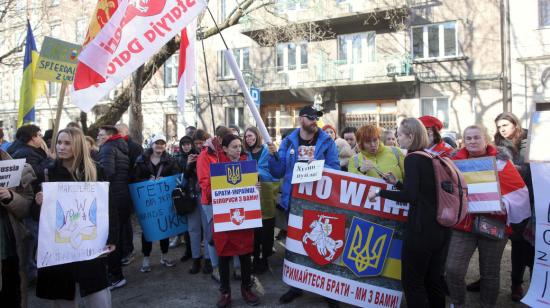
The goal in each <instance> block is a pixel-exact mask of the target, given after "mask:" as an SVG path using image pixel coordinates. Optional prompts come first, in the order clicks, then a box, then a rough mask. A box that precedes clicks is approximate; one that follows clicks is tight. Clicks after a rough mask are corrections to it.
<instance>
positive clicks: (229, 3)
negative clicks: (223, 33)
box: [218, 0, 237, 22]
mask: <svg viewBox="0 0 550 308" xmlns="http://www.w3.org/2000/svg"><path fill="white" fill-rule="evenodd" d="M236 3H237V1H235V0H220V14H219V15H218V18H219V21H220V22H222V21H224V20H226V19H227V17H229V14H231V12H233V10H235V7H236Z"/></svg>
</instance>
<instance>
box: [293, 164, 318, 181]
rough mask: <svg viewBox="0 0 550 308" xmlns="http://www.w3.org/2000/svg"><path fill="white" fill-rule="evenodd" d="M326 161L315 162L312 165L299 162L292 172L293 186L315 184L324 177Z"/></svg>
mask: <svg viewBox="0 0 550 308" xmlns="http://www.w3.org/2000/svg"><path fill="white" fill-rule="evenodd" d="M324 166H325V161H324V160H314V161H312V162H310V163H306V162H297V163H295V164H294V170H293V171H292V184H298V183H308V182H315V181H319V180H320V179H321V176H322V175H323V168H324Z"/></svg>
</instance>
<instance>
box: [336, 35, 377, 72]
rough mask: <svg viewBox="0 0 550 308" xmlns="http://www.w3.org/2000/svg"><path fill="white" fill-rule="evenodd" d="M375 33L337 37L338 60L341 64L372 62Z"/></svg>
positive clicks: (374, 49)
mask: <svg viewBox="0 0 550 308" xmlns="http://www.w3.org/2000/svg"><path fill="white" fill-rule="evenodd" d="M375 41H376V32H362V33H354V34H347V35H340V36H338V60H339V62H340V63H342V64H357V63H364V62H374V61H375V54H376V45H375Z"/></svg>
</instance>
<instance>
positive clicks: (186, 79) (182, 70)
mask: <svg viewBox="0 0 550 308" xmlns="http://www.w3.org/2000/svg"><path fill="white" fill-rule="evenodd" d="M196 29H197V21H196V20H194V21H192V22H191V23H190V24H189V25H187V27H185V28H184V29H183V30H182V31H181V42H180V58H179V66H178V98H177V101H178V107H179V109H180V111H183V107H184V105H185V97H186V96H187V91H188V90H189V89H191V88H192V87H193V84H194V83H195V37H196Z"/></svg>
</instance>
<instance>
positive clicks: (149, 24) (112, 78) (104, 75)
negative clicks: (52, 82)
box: [71, 0, 206, 112]
mask: <svg viewBox="0 0 550 308" xmlns="http://www.w3.org/2000/svg"><path fill="white" fill-rule="evenodd" d="M205 7H206V1H205V0H149V1H135V0H120V1H119V2H118V7H117V8H116V10H115V11H114V13H113V14H112V16H110V19H109V21H108V22H107V23H106V24H105V25H104V26H103V27H102V29H101V31H100V32H99V33H97V35H96V36H95V38H94V39H93V40H92V41H90V42H89V43H88V44H87V45H86V46H85V47H84V49H83V50H82V52H81V53H80V55H79V57H78V60H79V62H81V63H82V64H81V65H79V66H77V70H76V73H75V80H74V83H73V85H72V86H71V102H73V103H74V104H75V105H77V106H78V107H79V108H80V109H82V110H83V111H84V112H89V111H90V110H91V109H92V107H93V106H94V105H95V104H96V103H97V102H98V101H100V100H101V99H102V98H103V97H105V96H106V95H107V94H108V93H109V91H110V90H111V89H113V88H114V87H115V86H116V85H117V84H119V83H120V82H122V81H123V80H124V79H125V78H126V77H128V76H129V75H130V74H132V73H133V72H134V71H135V70H136V69H137V68H138V67H140V66H141V65H142V64H143V63H145V61H147V60H148V59H149V58H150V57H151V56H152V55H153V54H155V53H156V52H157V51H158V50H160V49H161V48H162V46H164V45H165V44H166V43H167V42H168V41H169V40H171V39H172V38H173V37H174V36H176V35H177V34H178V33H180V32H181V30H182V29H183V28H184V27H185V26H187V25H188V24H189V23H190V22H191V21H193V20H195V19H196V17H197V15H198V14H199V13H200V12H201V11H202V10H203V9H204V8H205ZM79 69H80V70H81V71H79Z"/></svg>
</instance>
